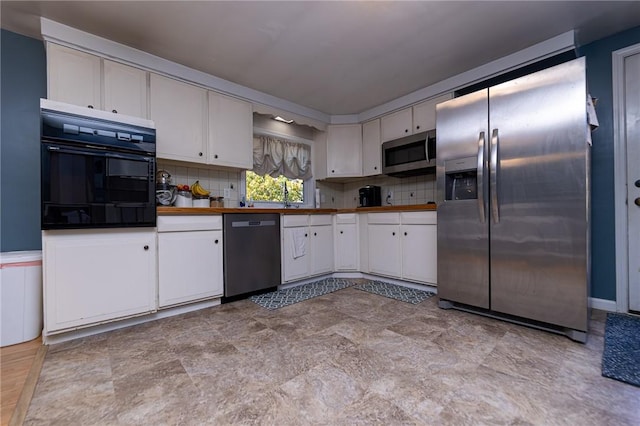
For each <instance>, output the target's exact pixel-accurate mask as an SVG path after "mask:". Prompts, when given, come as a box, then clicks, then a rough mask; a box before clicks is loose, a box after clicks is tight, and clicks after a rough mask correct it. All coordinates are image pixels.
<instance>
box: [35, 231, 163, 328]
mask: <svg viewBox="0 0 640 426" xmlns="http://www.w3.org/2000/svg"><path fill="white" fill-rule="evenodd" d="M43 248H44V261H45V263H44V296H45V297H44V304H45V306H44V309H45V332H52V331H57V330H64V329H69V328H75V327H79V326H83V325H88V324H95V323H99V322H103V321H108V320H112V319H116V318H123V317H127V316H130V315H136V314H141V313H145V312H151V311H154V310H155V309H156V283H157V282H156V233H155V231H120V232H114V231H102V232H86V231H77V232H75V231H64V233H55V235H54V236H45V237H44V238H43Z"/></svg>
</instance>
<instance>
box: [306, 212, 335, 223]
mask: <svg viewBox="0 0 640 426" xmlns="http://www.w3.org/2000/svg"><path fill="white" fill-rule="evenodd" d="M310 218H311V226H313V225H331V224H332V221H331V215H330V214H312V215H310Z"/></svg>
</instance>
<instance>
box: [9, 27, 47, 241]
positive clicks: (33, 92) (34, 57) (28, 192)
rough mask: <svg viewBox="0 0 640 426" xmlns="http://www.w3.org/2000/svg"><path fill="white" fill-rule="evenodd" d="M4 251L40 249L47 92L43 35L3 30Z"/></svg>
mask: <svg viewBox="0 0 640 426" xmlns="http://www.w3.org/2000/svg"><path fill="white" fill-rule="evenodd" d="M0 52H1V56H0V80H1V83H0V94H1V98H2V99H1V104H0V115H1V125H2V129H1V132H0V138H1V140H0V251H3V252H6V251H16V250H40V248H41V238H40V235H41V234H40V98H46V97H47V75H46V69H47V66H46V57H45V50H44V44H43V42H42V41H40V40H35V39H33V38H30V37H24V36H22V35H19V34H16V33H12V32H10V31H6V30H2V33H1V34H0Z"/></svg>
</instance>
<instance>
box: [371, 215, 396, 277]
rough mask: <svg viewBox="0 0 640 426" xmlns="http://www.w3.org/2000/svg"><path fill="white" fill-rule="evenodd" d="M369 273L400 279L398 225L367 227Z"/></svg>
mask: <svg viewBox="0 0 640 426" xmlns="http://www.w3.org/2000/svg"><path fill="white" fill-rule="evenodd" d="M368 231H369V271H370V272H371V273H372V274H380V275H387V276H390V277H396V278H400V271H401V269H400V268H401V263H400V259H401V252H400V250H401V247H400V225H369V227H368Z"/></svg>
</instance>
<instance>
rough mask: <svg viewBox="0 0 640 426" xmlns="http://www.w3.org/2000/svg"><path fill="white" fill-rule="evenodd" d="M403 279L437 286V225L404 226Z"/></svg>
mask: <svg viewBox="0 0 640 426" xmlns="http://www.w3.org/2000/svg"><path fill="white" fill-rule="evenodd" d="M401 231H402V278H404V279H407V280H412V281H419V282H424V283H431V284H436V282H437V277H438V274H437V250H436V245H437V238H436V237H437V234H436V225H402V229H401Z"/></svg>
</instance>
